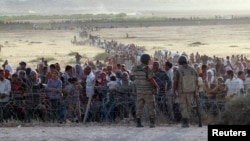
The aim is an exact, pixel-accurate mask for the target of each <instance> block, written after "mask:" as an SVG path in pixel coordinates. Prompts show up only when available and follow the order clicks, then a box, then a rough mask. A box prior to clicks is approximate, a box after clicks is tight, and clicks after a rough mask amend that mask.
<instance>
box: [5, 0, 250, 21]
mask: <svg viewBox="0 0 250 141" xmlns="http://www.w3.org/2000/svg"><path fill="white" fill-rule="evenodd" d="M119 12H123V13H128V14H131V13H133V14H134V15H164V16H172V17H174V16H199V15H247V14H248V13H249V12H250V1H249V0H73V1H72V0H1V1H0V14H1V15H29V14H32V15H53V14H86V13H92V14H99V13H119Z"/></svg>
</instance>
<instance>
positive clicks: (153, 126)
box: [149, 118, 155, 128]
mask: <svg viewBox="0 0 250 141" xmlns="http://www.w3.org/2000/svg"><path fill="white" fill-rule="evenodd" d="M149 122H150V125H149V127H150V128H155V118H150V119H149Z"/></svg>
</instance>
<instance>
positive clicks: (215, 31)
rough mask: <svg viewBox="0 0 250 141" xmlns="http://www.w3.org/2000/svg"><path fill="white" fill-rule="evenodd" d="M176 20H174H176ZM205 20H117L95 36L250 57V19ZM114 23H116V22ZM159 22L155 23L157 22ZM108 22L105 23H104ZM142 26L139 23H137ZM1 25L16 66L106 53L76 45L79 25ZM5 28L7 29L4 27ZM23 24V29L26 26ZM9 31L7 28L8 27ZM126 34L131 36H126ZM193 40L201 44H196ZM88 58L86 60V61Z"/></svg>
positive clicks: (149, 47)
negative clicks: (47, 27)
mask: <svg viewBox="0 0 250 141" xmlns="http://www.w3.org/2000/svg"><path fill="white" fill-rule="evenodd" d="M172 22H173V21H172ZM212 23H215V21H209V20H203V21H197V20H196V21H192V22H187V21H183V23H182V22H181V21H177V22H176V26H175V25H173V24H170V25H169V26H168V24H167V23H165V24H166V25H164V23H158V22H155V23H152V22H148V23H143V24H144V25H150V26H147V27H145V26H142V27H137V26H134V25H135V23H131V24H128V23H127V24H128V26H126V27H125V26H124V24H123V25H121V23H119V24H118V23H117V28H101V29H100V30H99V31H93V32H92V34H93V35H99V36H100V37H101V38H102V39H106V40H117V41H118V42H121V43H124V44H130V43H134V44H136V45H138V46H144V47H145V48H146V52H148V53H150V54H153V53H154V51H155V50H164V49H168V50H170V51H172V52H176V51H178V52H183V51H185V52H186V53H188V54H190V53H191V52H199V53H200V54H206V55H209V56H212V55H217V56H221V57H225V56H226V55H231V54H245V55H246V56H247V57H248V56H249V54H248V51H249V49H250V42H249V40H250V36H249V35H250V30H249V29H250V24H249V23H250V22H249V21H248V20H241V21H235V20H224V21H219V22H218V21H217V24H216V25H214V24H212ZM107 24H108V23H102V24H100V25H99V26H100V27H105V26H106V27H108V25H107ZM113 24H114V23H113ZM154 24H155V25H154ZM104 25H105V26H104ZM137 25H139V23H137ZM6 26H7V25H4V26H1V29H0V31H1V34H0V44H1V45H3V47H2V49H1V53H0V55H1V56H0V58H1V61H4V60H5V59H7V60H9V63H10V64H11V65H12V66H14V67H16V66H17V65H18V62H20V60H23V61H26V62H27V63H28V66H30V67H35V66H36V63H37V61H36V60H38V59H39V58H40V57H45V58H48V60H49V63H55V62H59V63H61V65H62V67H63V66H65V65H66V64H72V63H74V61H75V58H74V56H70V55H69V54H70V53H71V52H79V53H80V54H82V55H83V54H85V55H86V56H87V57H89V58H90V59H91V58H93V57H94V56H95V55H96V54H98V53H101V52H104V50H103V49H99V48H95V47H90V46H74V45H72V44H71V42H70V41H71V40H72V39H73V36H75V35H76V36H77V35H78V33H79V28H74V29H73V30H63V29H61V30H32V29H30V28H28V27H27V25H25V26H24V25H23V26H17V25H15V26H13V28H11V25H10V27H8V28H7V27H6ZM74 26H75V25H74ZM3 27H4V28H3ZM22 27H23V28H22ZM6 28H7V29H9V30H7V29H6ZM126 33H128V35H129V37H128V38H126ZM193 43H199V44H198V45H197V46H192V44H193ZM85 60H86V59H82V62H84V61H85Z"/></svg>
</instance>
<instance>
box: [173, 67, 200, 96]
mask: <svg viewBox="0 0 250 141" xmlns="http://www.w3.org/2000/svg"><path fill="white" fill-rule="evenodd" d="M177 71H178V72H179V81H178V92H179V93H180V94H185V93H194V92H195V91H196V88H197V85H196V82H197V79H198V78H197V73H196V71H195V69H194V68H192V67H191V66H185V67H184V66H179V69H177Z"/></svg>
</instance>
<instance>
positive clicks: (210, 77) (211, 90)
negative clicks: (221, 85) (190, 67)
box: [205, 69, 218, 99]
mask: <svg viewBox="0 0 250 141" xmlns="http://www.w3.org/2000/svg"><path fill="white" fill-rule="evenodd" d="M217 89H218V81H217V79H216V77H215V76H214V71H213V70H212V69H208V70H207V77H206V79H205V92H206V96H207V98H208V99H215V98H216V90H217Z"/></svg>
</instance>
